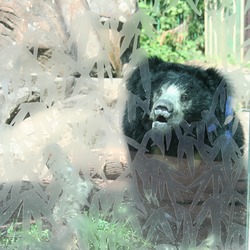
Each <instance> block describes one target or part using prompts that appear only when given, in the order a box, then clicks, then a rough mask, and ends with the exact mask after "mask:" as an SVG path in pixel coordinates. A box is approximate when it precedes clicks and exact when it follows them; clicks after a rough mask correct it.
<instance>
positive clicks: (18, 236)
mask: <svg viewBox="0 0 250 250" xmlns="http://www.w3.org/2000/svg"><path fill="white" fill-rule="evenodd" d="M25 235H27V237H28V239H27V243H29V242H47V241H48V240H49V230H48V229H45V230H42V231H41V230H39V229H38V227H37V225H36V224H34V225H31V226H30V229H29V232H28V233H27V234H25V233H24V231H23V230H22V225H21V224H18V223H14V222H13V223H11V224H10V226H9V227H7V228H6V229H3V230H2V232H1V233H0V247H4V248H5V249H7V248H10V249H17V248H16V247H15V245H17V244H19V243H20V242H19V241H20V240H21V241H22V243H24V242H23V241H24V238H25V237H23V236H25ZM18 242H19V243H18Z"/></svg>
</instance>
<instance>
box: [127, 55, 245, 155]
mask: <svg viewBox="0 0 250 250" xmlns="http://www.w3.org/2000/svg"><path fill="white" fill-rule="evenodd" d="M147 65H148V68H149V72H148V73H147V74H146V75H143V76H141V71H140V67H139V66H138V67H137V68H136V69H135V70H134V71H133V72H132V74H131V75H130V77H129V78H128V80H127V85H126V87H127V90H128V91H129V93H130V94H129V99H128V102H127V106H126V109H125V113H124V117H123V131H124V134H125V135H126V136H128V137H130V138H132V139H134V140H135V141H136V142H138V143H141V142H142V140H143V137H144V135H145V133H146V132H148V131H150V130H151V128H152V119H150V112H151V110H152V107H153V105H154V103H153V100H152V98H153V94H154V93H156V92H157V91H158V92H159V89H160V88H161V87H162V86H163V85H167V86H170V85H171V84H175V85H177V86H179V87H180V88H182V89H184V90H185V93H186V96H184V97H183V99H184V98H189V99H192V106H191V107H190V108H189V109H186V110H185V112H184V120H185V121H186V122H187V123H186V122H185V121H182V122H181V123H180V126H179V128H180V129H179V130H178V129H177V127H172V128H171V143H170V145H168V146H169V147H168V146H167V145H166V142H165V154H166V155H171V156H177V155H178V153H177V151H178V145H179V139H180V134H179V135H178V131H179V132H180V131H181V136H182V135H185V133H186V132H185V126H186V127H189V125H190V124H191V125H192V124H193V125H194V126H193V130H192V133H190V136H191V137H193V138H194V139H195V140H196V142H197V145H198V144H199V143H198V141H197V140H198V139H199V140H200V138H203V142H204V143H205V144H207V145H208V146H209V147H210V148H212V147H213V146H214V142H215V140H216V138H218V137H219V136H220V135H225V136H226V135H228V134H231V135H232V138H233V139H234V141H235V142H236V144H237V146H238V147H242V146H243V144H244V133H243V128H242V125H241V123H238V128H237V130H236V132H235V133H231V132H230V133H228V131H232V122H233V121H235V118H234V119H233V120H232V122H231V123H229V124H226V125H225V124H224V122H225V118H226V117H227V116H228V112H229V111H231V108H229V109H228V108H226V105H228V104H226V102H227V100H229V99H228V98H227V96H229V97H231V96H232V89H231V86H230V83H229V81H228V79H226V78H225V77H224V76H223V75H222V74H221V73H220V72H219V71H217V70H216V69H214V68H208V69H203V68H201V67H196V66H188V65H182V64H176V63H167V62H164V61H163V60H161V59H159V58H157V57H153V58H149V59H148V61H145V62H143V63H142V64H141V68H143V72H145V69H147ZM142 77H143V81H142ZM147 84H149V85H147ZM219 87H220V88H221V89H222V90H223V89H225V91H224V92H225V97H224V99H223V91H222V92H219V93H220V97H219V98H215V100H217V102H215V101H213V98H214V94H215V92H216V91H217V89H218V88H219ZM150 88H151V89H150ZM159 95H160V93H159ZM135 100H136V101H135ZM223 100H224V102H223V104H221V103H222V101H223ZM183 103H184V102H183ZM213 105H216V107H214V106H213ZM135 106H136V107H135ZM135 108H136V111H135V112H130V110H133V109H135ZM183 109H185V107H183ZM213 109H214V110H213ZM211 111H213V112H211ZM226 112H227V114H226ZM131 114H132V116H131ZM133 114H134V116H133ZM230 114H231V115H232V116H234V112H233V111H232V112H231V113H230ZM211 121H213V122H211ZM216 121H217V122H216ZM210 123H211V125H212V126H214V125H216V129H213V131H212V132H211V131H210V132H211V133H210V132H209V131H208V130H209V129H208V130H207V128H208V126H209V124H210ZM197 128H198V129H197ZM204 128H205V129H204ZM202 133H203V134H204V135H200V136H199V135H198V134H202ZM198 137H199V138H198ZM152 142H153V141H152V140H149V142H148V143H147V145H146V147H147V149H148V151H149V152H150V153H153V152H154V151H155V147H152ZM230 143H231V141H230ZM201 145H202V144H201ZM132 148H133V147H130V149H132Z"/></svg>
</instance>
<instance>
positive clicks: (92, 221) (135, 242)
mask: <svg viewBox="0 0 250 250" xmlns="http://www.w3.org/2000/svg"><path fill="white" fill-rule="evenodd" d="M73 220H74V223H73V224H74V226H75V228H76V231H77V238H78V239H81V240H80V241H81V242H80V241H79V242H78V243H79V247H80V249H83V248H84V247H86V246H88V249H90V250H108V249H121V250H122V249H124V250H125V249H126V250H130V249H131V250H133V249H138V248H139V247H144V248H146V249H153V247H152V245H151V244H150V243H148V242H147V241H145V239H143V237H142V236H141V235H140V234H139V233H137V232H136V231H135V230H134V229H133V227H132V226H131V224H130V223H129V222H128V221H127V222H125V223H119V222H112V221H111V222H110V221H108V220H106V219H105V218H103V219H101V218H90V217H89V216H88V215H85V214H83V215H79V216H78V217H77V219H76V218H74V219H73ZM83 239H85V240H83Z"/></svg>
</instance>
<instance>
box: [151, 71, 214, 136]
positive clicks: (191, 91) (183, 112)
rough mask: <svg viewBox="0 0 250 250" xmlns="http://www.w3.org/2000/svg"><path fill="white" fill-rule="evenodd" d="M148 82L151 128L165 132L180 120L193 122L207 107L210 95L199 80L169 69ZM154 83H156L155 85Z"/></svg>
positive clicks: (208, 106) (209, 103)
mask: <svg viewBox="0 0 250 250" xmlns="http://www.w3.org/2000/svg"><path fill="white" fill-rule="evenodd" d="M160 78H161V81H159V78H158V79H156V80H155V81H153V82H152V88H153V89H154V90H153V91H152V93H153V95H152V98H151V107H150V119H151V121H152V128H153V129H156V130H158V131H162V132H164V131H166V129H167V127H169V126H170V127H174V126H176V125H179V124H180V123H181V122H182V121H183V120H186V121H187V122H189V123H190V122H196V121H199V120H201V113H202V112H203V111H205V110H208V109H209V108H210V105H211V103H212V95H211V91H210V90H209V88H207V87H206V84H205V83H204V82H202V80H201V79H199V78H195V77H193V76H190V75H189V74H185V73H184V74H179V73H176V72H170V73H168V74H165V75H164V77H163V76H161V77H160ZM156 83H157V84H156Z"/></svg>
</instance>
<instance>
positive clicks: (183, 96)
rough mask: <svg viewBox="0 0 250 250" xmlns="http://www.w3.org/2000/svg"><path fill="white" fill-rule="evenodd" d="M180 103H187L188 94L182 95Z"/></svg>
mask: <svg viewBox="0 0 250 250" xmlns="http://www.w3.org/2000/svg"><path fill="white" fill-rule="evenodd" d="M181 101H183V102H185V101H188V94H182V95H181Z"/></svg>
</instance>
